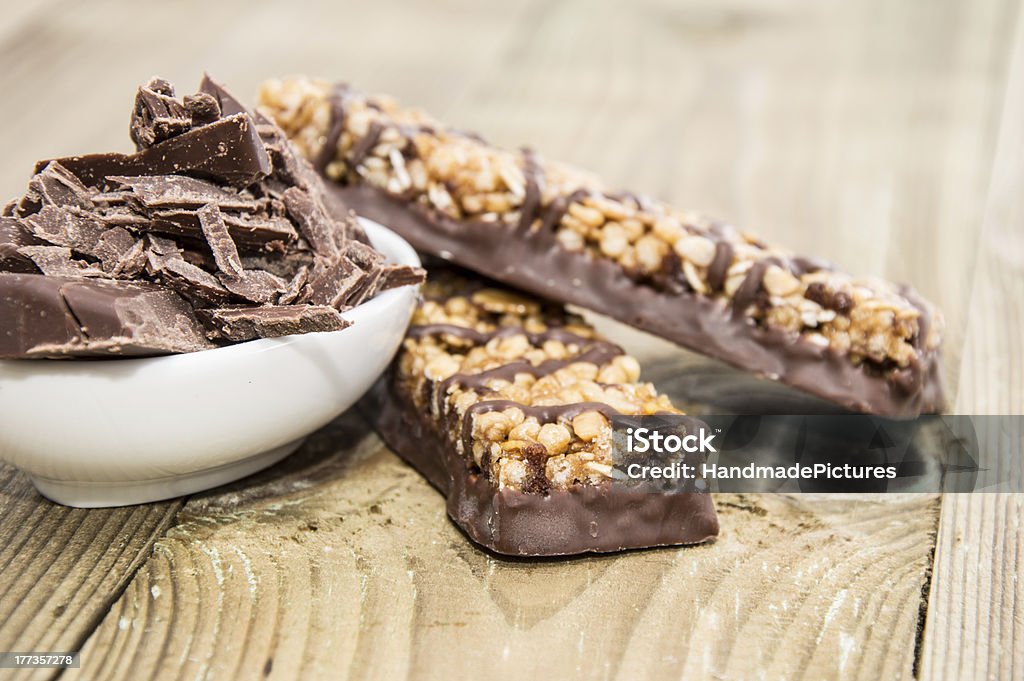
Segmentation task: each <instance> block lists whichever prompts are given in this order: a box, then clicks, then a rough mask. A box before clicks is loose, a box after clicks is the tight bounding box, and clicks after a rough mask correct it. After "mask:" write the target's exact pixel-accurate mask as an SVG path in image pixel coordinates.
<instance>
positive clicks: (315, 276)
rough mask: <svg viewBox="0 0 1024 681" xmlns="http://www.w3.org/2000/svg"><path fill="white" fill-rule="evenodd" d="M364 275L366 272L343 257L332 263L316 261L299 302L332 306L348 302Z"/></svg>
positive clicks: (356, 291)
mask: <svg viewBox="0 0 1024 681" xmlns="http://www.w3.org/2000/svg"><path fill="white" fill-rule="evenodd" d="M366 276H367V275H366V272H364V271H363V270H361V269H359V268H358V267H356V266H355V264H353V263H352V261H350V260H348V259H347V258H345V257H339V258H338V259H337V260H335V261H334V262H332V263H327V262H326V261H323V262H318V263H316V265H314V267H313V271H312V273H311V274H310V275H309V280H308V282H307V283H306V285H305V286H304V287H303V290H302V291H303V292H302V295H301V296H300V297H299V302H302V303H309V304H311V305H330V306H332V307H341V306H343V305H346V304H350V303H349V302H348V301H349V300H350V299H351V298H353V297H355V295H356V294H357V293H358V291H359V285H360V284H361V283H362V282H363V280H364V279H365V278H366Z"/></svg>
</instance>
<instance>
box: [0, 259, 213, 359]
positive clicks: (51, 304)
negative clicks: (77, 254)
mask: <svg viewBox="0 0 1024 681" xmlns="http://www.w3.org/2000/svg"><path fill="white" fill-rule="evenodd" d="M0 329H2V331H0V357H31V358H63V357H96V356H123V357H137V356H144V355H159V354H165V353H172V352H195V351H197V350H206V349H208V348H212V347H214V345H213V343H211V342H210V341H209V340H207V338H206V335H205V333H204V329H203V327H202V325H201V324H200V323H199V322H198V321H197V320H196V318H195V315H194V314H193V312H192V308H190V307H189V306H188V304H187V303H185V301H184V300H183V299H182V298H181V297H180V296H178V295H177V294H176V293H174V292H173V291H169V290H167V289H165V288H162V287H160V286H154V285H153V284H148V283H141V282H125V281H116V282H115V281H108V280H101V279H78V278H68V277H54V276H45V275H42V274H15V273H9V272H0Z"/></svg>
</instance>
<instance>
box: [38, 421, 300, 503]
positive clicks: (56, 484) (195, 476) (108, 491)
mask: <svg viewBox="0 0 1024 681" xmlns="http://www.w3.org/2000/svg"><path fill="white" fill-rule="evenodd" d="M305 440H306V438H304V437H303V438H299V439H298V440H295V441H294V442H289V443H288V444H286V445H282V446H280V447H275V448H274V449H271V450H269V451H266V452H263V453H262V454H257V455H256V456H252V457H249V458H248V459H243V460H241V461H236V462H234V463H229V464H225V465H223V466H217V467H216V468H208V469H206V470H202V471H196V472H194V473H186V474H184V475H171V476H168V477H166V478H158V479H156V480H126V481H124V482H68V481H64V480H48V479H46V478H40V477H36V476H31V475H30V476H29V477H30V479H31V480H32V484H33V485H35V486H36V489H37V490H39V493H40V494H42V495H43V496H44V497H46V498H47V499H49V500H50V501H55V502H57V503H58V504H63V505H64V506H74V507H76V508H104V507H109V506H130V505H132V504H146V503H149V502H152V501H162V500H164V499H171V498H174V497H180V496H183V495H185V494H192V493H193V492H199V491H202V490H205V489H209V488H211V487H217V486H219V485H224V484H227V483H229V482H233V481H235V480H238V479H239V478H244V477H245V476H247V475H252V474H253V473H255V472H257V471H259V470H262V469H264V468H267V467H269V466H272V465H274V464H275V463H277V462H278V461H280V460H281V459H283V458H285V457H286V456H288V455H289V454H291V453H292V452H294V451H295V450H296V449H298V448H299V446H300V445H301V444H302V443H303V442H305Z"/></svg>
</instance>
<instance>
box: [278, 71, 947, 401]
mask: <svg viewBox="0 0 1024 681" xmlns="http://www.w3.org/2000/svg"><path fill="white" fill-rule="evenodd" d="M260 101H261V104H262V106H263V110H264V111H266V112H268V113H269V114H270V115H271V116H272V117H273V118H274V119H275V120H276V121H277V123H278V124H279V125H280V126H281V127H282V129H284V131H285V132H286V133H287V134H288V135H289V137H290V138H291V139H292V140H293V142H295V144H296V146H298V147H299V149H300V150H301V151H302V152H303V153H304V154H305V155H306V156H307V158H309V159H311V160H313V161H314V162H315V163H316V164H317V167H318V170H320V171H321V172H322V173H323V174H325V175H326V176H327V177H328V178H330V179H333V180H335V181H336V185H335V186H336V193H337V195H338V197H339V198H340V199H341V200H343V201H345V202H346V203H347V204H348V205H350V206H351V207H352V208H354V209H355V210H356V212H357V213H359V214H361V215H365V216H367V217H370V218H372V219H375V220H380V221H382V222H386V223H387V224H388V225H390V226H391V227H392V228H393V229H394V230H395V231H397V232H399V233H400V234H401V235H402V236H404V237H405V238H406V239H407V240H409V241H410V242H411V243H412V244H413V245H414V246H415V247H416V248H418V249H420V250H422V251H425V252H428V253H432V254H434V255H439V256H442V257H444V258H446V259H450V260H452V261H454V262H456V263H458V264H460V265H463V266H465V267H468V268H470V269H473V270H476V271H477V272H480V273H482V274H484V275H486V276H490V277H493V278H496V279H498V280H500V281H502V282H504V283H507V284H512V285H514V286H517V287H519V288H521V289H524V290H527V291H530V292H532V293H535V294H538V295H542V296H545V297H548V298H552V299H555V300H560V301H563V302H567V303H575V304H578V305H582V306H584V307H588V308H590V309H592V310H595V311H598V312H601V313H604V314H607V315H609V316H612V317H614V318H616V319H618V320H620V321H622V322H625V323H627V324H631V325H633V326H636V327H637V328H640V329H643V330H646V331H649V332H652V333H655V334H658V335H660V336H662V337H664V338H667V339H669V340H672V341H675V342H677V343H679V344H681V345H685V346H687V347H689V348H692V349H694V350H697V351H699V352H702V353H705V354H707V355H710V356H712V357H715V358H717V359H720V360H724V361H726V362H728V363H730V364H732V365H734V366H737V367H739V368H742V369H746V370H750V371H754V372H757V373H759V374H762V375H765V376H768V377H770V378H773V379H777V380H780V381H783V382H785V383H788V384H789V385H791V386H794V387H796V388H799V389H802V390H805V391H807V392H810V393H812V394H814V395H817V396H819V397H822V398H824V399H827V400H830V401H833V402H835V403H838V404H839V405H841V406H843V407H846V408H849V409H853V410H858V411H864V412H869V413H876V414H881V415H886V416H892V417H909V416H914V415H916V414H919V413H927V412H934V411H940V410H941V409H942V408H943V406H944V399H943V390H942V381H941V376H940V355H939V346H940V340H941V332H942V324H941V315H939V313H938V312H937V311H936V310H935V309H934V308H933V307H932V306H931V305H930V304H929V303H927V302H926V301H924V300H923V299H921V298H920V297H919V296H918V295H917V294H916V293H915V292H914V291H913V290H911V289H910V288H908V287H905V286H898V285H894V284H891V283H888V282H884V281H879V280H875V279H861V278H855V277H853V276H851V275H848V274H845V273H843V272H842V271H840V270H838V269H837V268H836V267H834V266H833V265H831V264H829V263H826V262H823V261H820V260H817V259H814V258H808V257H801V256H796V255H793V254H790V253H788V252H786V251H784V250H781V249H779V248H776V247H773V246H769V245H767V244H765V243H763V242H762V241H761V240H760V239H758V238H756V237H754V236H751V235H749V234H745V233H741V232H739V231H738V230H736V229H734V228H733V227H731V226H729V225H726V224H723V223H720V222H716V221H713V220H710V219H707V218H706V217H703V216H701V215H697V214H693V213H689V212H682V211H679V210H676V209H674V208H672V207H670V206H668V205H666V204H664V203H660V202H658V201H654V200H652V199H649V198H646V197H643V196H638V195H635V194H631V193H628V192H621V191H613V190H610V189H608V188H607V187H605V186H604V185H603V184H602V183H601V182H600V180H599V179H597V178H595V177H594V176H592V175H589V174H587V173H584V172H582V171H579V170H577V169H575V168H571V167H569V166H566V165H562V164H558V163H554V162H549V161H545V160H543V159H541V158H540V157H539V156H537V155H536V154H534V153H532V152H530V151H529V150H524V151H522V152H510V151H505V150H502V149H498V148H495V147H493V146H491V145H488V144H487V143H485V142H484V141H482V140H481V139H480V138H479V137H477V136H474V135H468V134H465V133H461V132H458V131H455V130H451V129H448V128H446V127H445V126H443V125H441V124H440V123H438V122H437V121H435V120H433V119H431V118H429V117H428V116H426V115H425V114H423V113H421V112H419V111H417V110H413V109H404V108H400V107H399V106H397V105H396V104H395V103H394V101H393V100H391V99H390V98H386V97H374V96H367V95H364V94H361V93H359V92H356V91H354V90H352V89H351V88H348V87H347V86H345V85H338V86H332V85H330V84H328V83H325V82H323V81H315V80H310V79H304V78H296V79H291V80H285V81H270V82H268V83H266V84H264V86H263V88H262V90H261V93H260Z"/></svg>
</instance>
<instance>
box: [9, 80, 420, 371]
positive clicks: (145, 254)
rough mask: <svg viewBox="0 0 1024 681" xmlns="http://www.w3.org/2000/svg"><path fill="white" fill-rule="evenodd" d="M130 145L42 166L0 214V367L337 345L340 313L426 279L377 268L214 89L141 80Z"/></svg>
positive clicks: (275, 137)
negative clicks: (226, 348)
mask: <svg viewBox="0 0 1024 681" xmlns="http://www.w3.org/2000/svg"><path fill="white" fill-rule="evenodd" d="M130 131H131V137H132V139H133V141H134V142H135V143H136V146H137V148H138V151H137V152H136V153H134V154H127V155H126V154H94V155H90V156H79V157H71V158H67V159H62V160H60V161H50V162H41V163H40V164H38V166H37V173H36V175H35V176H34V177H33V178H32V179H31V181H30V183H29V188H28V190H27V191H26V193H25V194H24V195H23V196H22V197H21V198H20V199H19V200H15V201H11V202H10V203H8V204H7V205H6V207H5V208H4V216H3V217H2V218H0V273H8V274H5V277H8V278H5V280H4V284H3V285H4V290H3V291H2V293H3V295H5V296H6V298H5V303H4V305H5V307H4V314H5V315H6V317H5V320H6V321H9V322H10V323H9V324H8V325H7V327H6V328H5V330H4V334H5V336H4V346H3V347H4V353H5V354H4V355H3V356H5V357H7V356H14V357H17V356H20V357H26V358H28V357H68V356H75V357H77V356H89V357H92V356H101V355H107V356H115V357H116V356H136V355H145V354H160V353H165V352H189V351H193V350H201V349H205V348H209V347H215V345H214V342H211V340H210V339H213V341H215V342H216V343H217V344H223V343H230V342H239V341H243V340H251V339H253V338H259V337H266V336H273V335H284V334H293V333H306V332H314V331H334V330H338V329H342V328H344V327H345V326H347V325H348V324H349V322H347V321H345V320H344V319H342V318H341V317H340V311H341V310H344V309H347V308H348V307H349V306H351V305H355V304H358V303H359V302H361V301H363V300H365V299H367V298H368V297H370V296H372V295H373V294H374V293H376V292H377V291H379V290H382V289H383V288H386V287H389V286H396V285H407V284H416V283H419V282H420V281H422V279H423V272H422V270H417V269H414V268H402V267H396V266H388V265H385V264H384V258H383V256H381V255H380V254H379V253H377V252H376V251H374V250H373V249H372V248H370V246H369V245H368V244H366V243H364V241H363V240H364V239H365V235H364V234H363V233H362V230H361V229H359V228H358V227H357V226H356V223H355V218H354V215H352V214H351V212H350V211H349V210H348V209H347V208H346V207H344V206H343V205H341V204H339V203H337V202H334V201H332V202H331V204H330V210H329V209H328V208H327V206H326V205H325V201H324V197H326V196H327V194H326V191H325V189H324V187H323V181H322V180H321V179H320V177H319V176H318V175H317V174H316V173H315V172H314V171H313V170H312V168H311V167H310V166H309V164H308V163H307V162H305V161H304V160H303V159H302V158H301V157H300V156H298V155H297V154H296V153H295V152H294V151H293V150H292V149H291V144H290V143H289V142H288V141H287V139H286V138H285V136H284V134H283V133H282V132H281V131H280V129H278V128H277V127H276V126H275V125H274V124H273V123H272V122H271V121H269V120H268V119H266V118H265V117H263V116H262V115H260V114H258V113H252V112H249V111H247V110H245V108H244V107H242V106H241V104H239V103H238V102H237V100H235V99H234V98H233V97H231V96H230V95H229V94H228V93H227V92H225V91H224V90H223V89H222V88H220V87H219V86H217V85H216V84H214V83H212V81H209V80H208V79H207V80H206V81H204V90H203V91H201V92H199V93H197V94H196V95H194V96H192V97H187V98H185V100H184V101H183V102H179V101H178V100H177V99H176V98H175V95H174V89H173V88H172V86H171V85H170V84H169V83H167V82H166V81H163V80H160V79H154V80H152V81H150V82H149V83H148V84H147V85H146V86H144V87H142V88H140V89H139V91H138V95H137V97H136V103H135V107H134V109H133V112H132V120H131V125H130ZM272 157H273V159H274V160H275V163H277V162H278V161H280V163H277V165H274V164H272V163H271V158H272ZM331 211H335V212H333V213H332V212H331ZM357 239H358V240H357ZM15 272H16V273H19V275H21V274H22V273H24V276H25V277H27V278H22V279H15V278H9V277H13V276H14V274H10V273H15ZM310 303H312V304H310ZM321 303H323V304H321ZM254 304H255V305H254ZM258 305H261V306H262V307H258ZM33 306H35V307H33ZM33 309H38V310H39V311H40V317H41V318H47V317H48V318H49V321H47V319H42V321H38V320H35V321H34V320H33V319H32V316H31V314H32V310H33ZM195 311H200V312H201V316H202V318H203V320H204V321H206V322H208V323H209V328H204V327H203V325H202V324H200V323H199V321H198V319H197V318H196V313H195ZM69 320H70V321H69Z"/></svg>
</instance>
